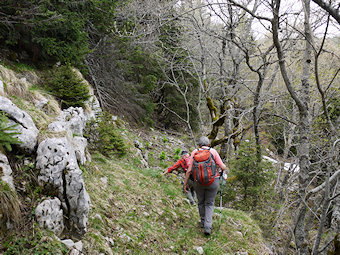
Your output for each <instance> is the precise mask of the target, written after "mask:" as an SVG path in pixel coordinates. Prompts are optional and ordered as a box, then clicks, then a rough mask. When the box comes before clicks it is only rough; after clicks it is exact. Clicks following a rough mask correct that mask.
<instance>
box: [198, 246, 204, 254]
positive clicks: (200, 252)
mask: <svg viewBox="0 0 340 255" xmlns="http://www.w3.org/2000/svg"><path fill="white" fill-rule="evenodd" d="M196 250H197V251H198V253H199V254H203V253H204V251H203V248H202V247H197V248H196Z"/></svg>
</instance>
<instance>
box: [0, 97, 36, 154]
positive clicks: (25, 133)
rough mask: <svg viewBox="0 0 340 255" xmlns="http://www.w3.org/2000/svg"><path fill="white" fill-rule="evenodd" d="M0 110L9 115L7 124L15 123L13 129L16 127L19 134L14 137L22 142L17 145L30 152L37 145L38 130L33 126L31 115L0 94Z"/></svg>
mask: <svg viewBox="0 0 340 255" xmlns="http://www.w3.org/2000/svg"><path fill="white" fill-rule="evenodd" d="M0 110H1V111H3V112H5V113H6V114H7V115H8V116H9V119H10V121H9V125H14V124H17V126H16V127H15V129H17V130H18V132H19V133H20V134H19V135H16V136H15V137H17V138H18V139H19V140H20V141H21V142H22V143H21V144H18V146H19V147H20V148H22V149H23V150H24V151H26V152H28V153H32V152H33V151H34V149H35V147H36V145H37V137H38V133H39V130H38V129H37V127H36V126H35V124H34V122H33V120H32V118H31V116H30V115H29V114H28V113H26V112H25V111H23V110H21V109H19V108H18V107H17V106H16V105H15V104H13V103H12V101H11V100H9V99H8V98H5V97H2V96H0Z"/></svg>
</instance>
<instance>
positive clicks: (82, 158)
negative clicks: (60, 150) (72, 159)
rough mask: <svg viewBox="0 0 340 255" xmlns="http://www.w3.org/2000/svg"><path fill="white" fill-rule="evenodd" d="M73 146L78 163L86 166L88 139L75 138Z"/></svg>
mask: <svg viewBox="0 0 340 255" xmlns="http://www.w3.org/2000/svg"><path fill="white" fill-rule="evenodd" d="M72 145H73V148H74V151H75V153H76V158H77V161H78V163H79V164H81V165H85V163H86V161H87V158H86V147H87V139H86V138H84V137H80V136H75V137H73V139H72Z"/></svg>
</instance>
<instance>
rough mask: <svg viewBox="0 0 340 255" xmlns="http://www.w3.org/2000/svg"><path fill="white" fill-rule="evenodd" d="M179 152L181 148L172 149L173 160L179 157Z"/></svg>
mask: <svg viewBox="0 0 340 255" xmlns="http://www.w3.org/2000/svg"><path fill="white" fill-rule="evenodd" d="M180 153H181V149H180V148H176V149H175V151H174V159H175V160H179V159H180V158H181V156H180Z"/></svg>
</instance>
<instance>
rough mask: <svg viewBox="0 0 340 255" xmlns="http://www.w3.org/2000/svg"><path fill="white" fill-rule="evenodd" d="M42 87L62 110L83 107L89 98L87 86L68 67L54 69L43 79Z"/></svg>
mask: <svg viewBox="0 0 340 255" xmlns="http://www.w3.org/2000/svg"><path fill="white" fill-rule="evenodd" d="M44 86H45V87H46V89H47V90H48V91H50V92H51V93H52V94H53V95H54V96H55V97H56V98H57V99H58V100H59V101H60V102H61V107H62V108H63V109H65V108H68V107H70V106H79V107H82V106H84V102H85V101H86V100H88V99H89V98H90V94H89V89H88V87H87V85H86V84H85V83H84V82H83V81H82V79H81V78H79V77H78V76H77V75H76V74H75V72H74V71H73V70H72V68H71V66H70V65H65V66H61V67H58V68H54V69H52V70H51V71H49V72H48V73H47V75H45V77H44Z"/></svg>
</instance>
